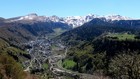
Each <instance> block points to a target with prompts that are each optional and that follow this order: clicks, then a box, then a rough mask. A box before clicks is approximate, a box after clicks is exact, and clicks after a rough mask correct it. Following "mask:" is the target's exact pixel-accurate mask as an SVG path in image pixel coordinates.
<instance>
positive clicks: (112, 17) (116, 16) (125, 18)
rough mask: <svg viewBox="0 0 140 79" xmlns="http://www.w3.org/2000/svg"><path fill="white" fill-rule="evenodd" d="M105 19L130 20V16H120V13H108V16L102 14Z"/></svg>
mask: <svg viewBox="0 0 140 79" xmlns="http://www.w3.org/2000/svg"><path fill="white" fill-rule="evenodd" d="M104 17H105V18H106V19H107V20H111V21H114V20H132V18H129V17H125V16H121V15H108V16H104Z"/></svg>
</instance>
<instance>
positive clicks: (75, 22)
mask: <svg viewBox="0 0 140 79" xmlns="http://www.w3.org/2000/svg"><path fill="white" fill-rule="evenodd" d="M95 18H99V19H104V21H119V20H138V19H132V18H130V17H125V16H121V15H106V16H99V15H94V14H88V15H86V16H68V17H58V16H56V15H53V16H39V15H37V14H36V13H32V14H28V15H25V16H19V17H15V18H10V19H7V21H6V22H16V21H31V22H60V23H65V24H67V25H69V26H71V27H72V28H76V27H79V26H81V25H83V24H84V23H87V22H89V21H91V20H93V19H95Z"/></svg>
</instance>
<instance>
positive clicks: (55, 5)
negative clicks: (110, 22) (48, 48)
mask: <svg viewBox="0 0 140 79" xmlns="http://www.w3.org/2000/svg"><path fill="white" fill-rule="evenodd" d="M139 8H140V0H1V2H0V17H4V18H10V17H15V16H21V15H26V14H30V13H37V14H38V15H46V16H51V15H57V16H60V17H64V16H78V15H81V16H84V15H87V14H97V15H108V14H119V15H123V16H128V17H132V18H140V9H139Z"/></svg>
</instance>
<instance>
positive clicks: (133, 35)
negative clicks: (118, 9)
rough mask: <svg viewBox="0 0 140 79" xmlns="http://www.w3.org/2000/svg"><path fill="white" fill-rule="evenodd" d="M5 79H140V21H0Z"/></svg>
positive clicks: (0, 71) (0, 67)
mask: <svg viewBox="0 0 140 79" xmlns="http://www.w3.org/2000/svg"><path fill="white" fill-rule="evenodd" d="M0 51H1V52H0V79H50V78H54V79H57V78H62V79H67V78H68V79H97V78H103V79H139V78H140V20H138V19H132V18H129V17H124V16H120V15H110V16H99V15H93V14H89V15H87V16H72V17H58V16H38V15H37V14H29V15H25V16H19V17H14V18H9V19H4V18H0Z"/></svg>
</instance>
